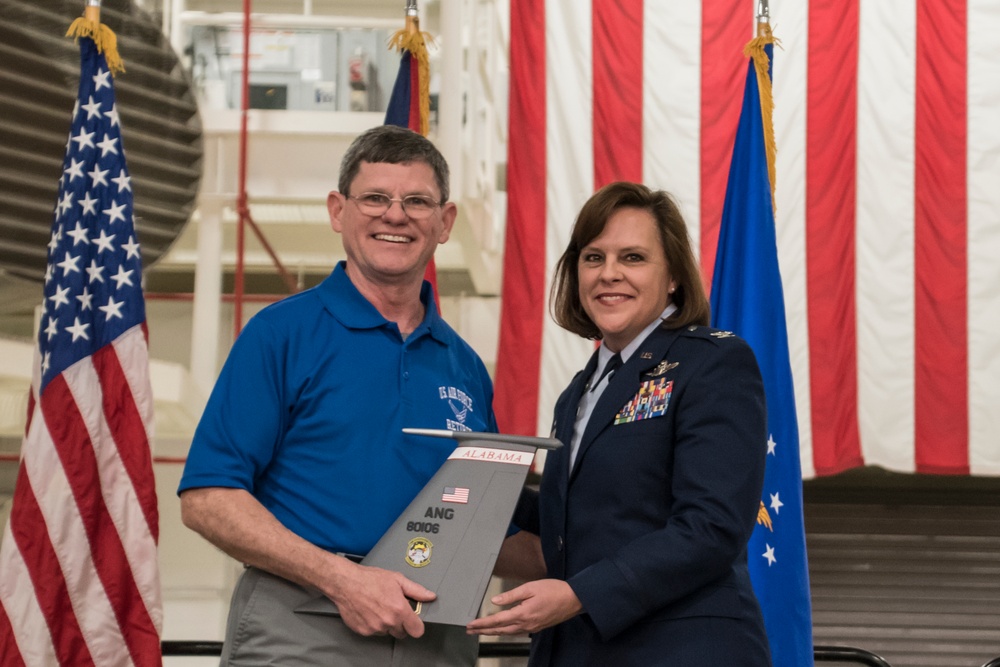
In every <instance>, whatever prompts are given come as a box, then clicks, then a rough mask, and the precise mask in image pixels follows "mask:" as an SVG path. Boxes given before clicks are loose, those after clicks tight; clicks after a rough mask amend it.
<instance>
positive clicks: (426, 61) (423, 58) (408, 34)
mask: <svg viewBox="0 0 1000 667" xmlns="http://www.w3.org/2000/svg"><path fill="white" fill-rule="evenodd" d="M427 42H431V43H433V42H434V40H433V38H432V37H431V35H430V33H426V32H421V31H420V22H419V20H418V18H417V16H416V14H415V13H409V12H408V13H407V15H406V27H405V28H403V29H402V30H397V31H396V32H395V33H394V34H393V36H392V37H390V38H389V47H390V48H392V49H394V50H395V51H397V52H400V53H402V52H403V51H409V52H410V56H411V57H412V58H413V60H415V61H416V65H417V68H418V69H417V71H418V73H419V75H420V76H419V78H420V90H419V91H418V93H417V94H418V95H419V96H420V134H422V135H424V136H425V137H426V136H427V133H428V132H429V131H430V126H429V124H428V123H429V119H430V116H431V63H430V58H429V57H428V55H427Z"/></svg>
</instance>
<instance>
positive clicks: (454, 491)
mask: <svg viewBox="0 0 1000 667" xmlns="http://www.w3.org/2000/svg"><path fill="white" fill-rule="evenodd" d="M441 500H443V501H444V502H446V503H468V502H469V490H468V489H466V488H465V487H461V486H458V487H455V486H446V487H445V488H444V493H443V494H441Z"/></svg>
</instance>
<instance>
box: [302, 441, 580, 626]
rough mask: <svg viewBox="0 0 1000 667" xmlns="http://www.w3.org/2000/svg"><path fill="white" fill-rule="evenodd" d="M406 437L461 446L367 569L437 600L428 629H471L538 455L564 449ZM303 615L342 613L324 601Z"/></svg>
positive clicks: (428, 614) (426, 613) (426, 615)
mask: <svg viewBox="0 0 1000 667" xmlns="http://www.w3.org/2000/svg"><path fill="white" fill-rule="evenodd" d="M403 431H404V432H405V433H409V434H412V435H426V436H433V437H443V438H452V439H454V440H457V441H458V446H457V447H456V448H455V451H454V452H452V454H451V455H450V456H449V457H448V460H447V461H445V462H444V464H443V465H442V466H441V468H440V469H439V470H438V471H437V473H436V474H435V475H434V477H432V478H431V480H430V481H429V482H428V483H427V485H426V486H424V488H423V490H421V492H420V493H419V494H417V497H416V498H415V499H414V500H413V502H411V503H410V505H409V506H408V507H407V508H406V510H405V511H404V512H403V513H402V514H401V515H400V516H399V518H398V519H396V522H395V523H393V525H392V526H391V527H390V528H389V530H388V531H387V532H386V533H385V535H383V536H382V539H380V540H379V541H378V543H377V544H376V545H375V546H374V547H373V548H372V550H371V551H370V552H369V553H368V555H367V556H365V557H364V559H363V560H362V561H361V563H362V564H363V565H369V566H373V567H380V568H383V569H386V570H393V571H396V572H401V573H402V574H404V575H405V576H406V577H407V578H408V579H411V580H413V581H415V582H417V583H418V584H420V585H421V586H424V587H425V588H429V589H430V590H432V591H434V592H435V593H437V599H436V600H434V601H433V602H427V603H424V604H423V605H422V606H421V607H419V608H418V612H417V613H419V614H420V617H421V618H422V619H423V620H424V622H425V623H445V624H449V625H462V626H464V625H466V624H468V623H469V622H470V621H472V620H473V619H475V618H476V616H477V615H478V614H479V608H480V606H481V605H482V602H483V596H484V595H485V594H486V587H487V585H488V584H489V581H490V575H491V574H492V572H493V565H494V564H495V563H496V559H497V555H498V554H499V552H500V544H501V543H502V542H503V539H504V536H505V535H506V534H507V529H508V526H509V525H510V520H511V517H512V516H513V514H514V507H515V505H516V504H517V499H518V497H519V496H520V494H521V489H522V487H523V486H524V481H525V479H526V478H527V476H528V470H529V468H530V466H531V462H532V460H533V459H534V456H535V451H536V450H538V449H555V448H556V447H560V446H562V443H561V442H559V441H558V440H555V439H552V438H532V437H527V436H514V435H501V434H498V433H471V432H459V431H439V430H431V429H403ZM296 611H297V612H299V613H311V614H324V615H333V614H337V613H338V612H337V607H336V605H335V604H334V603H333V602H332V601H331V600H330V599H329V598H327V597H326V596H322V595H321V596H319V597H317V598H314V599H312V600H310V601H309V602H307V603H305V604H303V605H300V606H299V607H298V608H297V609H296Z"/></svg>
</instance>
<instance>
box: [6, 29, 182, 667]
mask: <svg viewBox="0 0 1000 667" xmlns="http://www.w3.org/2000/svg"><path fill="white" fill-rule="evenodd" d="M79 43H80V59H81V68H80V88H79V96H78V99H77V103H76V105H75V108H74V110H73V119H72V126H71V130H70V136H69V140H68V142H67V144H66V156H65V160H64V162H63V172H62V177H61V178H60V180H59V195H58V201H57V203H56V208H55V213H54V220H53V223H52V236H51V240H50V242H49V250H48V267H47V270H46V273H45V285H44V301H43V305H42V314H41V321H40V326H39V334H38V349H37V355H36V364H35V372H34V381H33V382H32V394H31V400H30V402H29V419H28V425H27V429H26V433H25V437H24V442H23V445H22V450H21V465H20V469H19V470H18V477H17V483H16V486H15V490H14V498H13V503H12V509H11V515H10V520H9V522H8V524H7V527H6V530H5V532H4V536H3V545H2V548H0V664H3V665H5V666H6V665H21V664H25V665H46V666H48V665H54V664H61V665H101V666H104V665H139V666H145V665H159V664H161V662H162V660H161V657H160V639H159V637H160V630H161V627H162V610H161V602H160V586H159V573H158V568H157V539H158V517H157V505H156V490H155V483H154V479H153V469H152V457H151V451H150V446H151V436H152V418H153V396H152V390H151V387H150V380H149V362H148V350H147V338H146V330H145V319H146V316H145V305H144V302H143V295H142V290H141V287H140V279H141V276H142V265H141V258H140V255H139V244H138V242H137V241H136V236H135V228H134V224H133V219H132V211H133V209H132V185H131V180H130V176H129V172H128V169H127V167H126V165H125V154H124V149H123V146H122V141H121V124H120V122H119V116H118V110H117V107H116V106H115V95H114V82H113V80H112V77H111V72H110V71H109V69H108V64H107V60H106V58H105V55H104V54H101V53H98V51H97V48H96V47H95V44H94V42H93V41H92V40H91V39H89V38H81V39H80V40H79Z"/></svg>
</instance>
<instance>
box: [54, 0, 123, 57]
mask: <svg viewBox="0 0 1000 667" xmlns="http://www.w3.org/2000/svg"><path fill="white" fill-rule="evenodd" d="M66 36H67V37H73V38H76V39H79V38H80V37H89V38H90V39H92V40H94V45H95V46H96V47H97V52H98V53H103V54H104V58H105V60H107V61H108V69H109V70H111V74H112V75H115V74H117V73H118V72H124V71H125V64H124V63H123V62H122V59H121V56H119V55H118V37H117V36H116V35H115V33H114V31H113V30H112V29H111V28H109V27H108V26H106V25H104V24H103V23H101V22H100V6H99V5H98V6H97V7H96V8H95V7H94V6H93V5H91V4H90V3H88V5H87V8H86V10H85V13H84V15H83V16H81V17H80V18H78V19H76V20H74V21H73V23H72V24H70V26H69V30H67V31H66Z"/></svg>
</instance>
